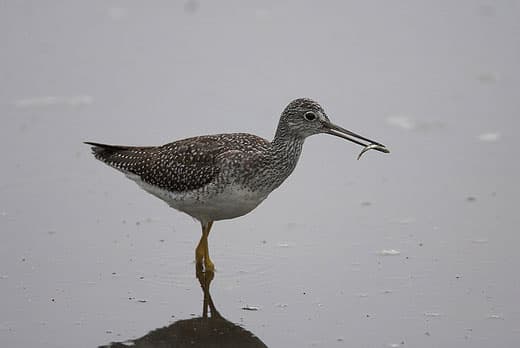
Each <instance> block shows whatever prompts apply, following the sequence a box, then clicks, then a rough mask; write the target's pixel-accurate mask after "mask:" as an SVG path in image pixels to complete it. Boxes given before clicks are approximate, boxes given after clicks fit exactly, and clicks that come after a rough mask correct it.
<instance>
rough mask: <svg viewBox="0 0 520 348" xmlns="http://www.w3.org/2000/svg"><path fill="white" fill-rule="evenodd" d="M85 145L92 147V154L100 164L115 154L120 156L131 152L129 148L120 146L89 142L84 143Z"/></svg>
mask: <svg viewBox="0 0 520 348" xmlns="http://www.w3.org/2000/svg"><path fill="white" fill-rule="evenodd" d="M85 144H87V145H92V154H93V155H94V157H96V158H97V159H98V160H100V161H102V162H107V161H110V159H111V158H112V157H113V156H114V155H117V154H121V153H124V152H127V151H131V149H132V147H131V146H122V145H108V144H100V143H93V142H90V141H85Z"/></svg>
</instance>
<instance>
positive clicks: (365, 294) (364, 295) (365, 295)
mask: <svg viewBox="0 0 520 348" xmlns="http://www.w3.org/2000/svg"><path fill="white" fill-rule="evenodd" d="M358 297H368V293H366V292H362V293H360V294H358Z"/></svg>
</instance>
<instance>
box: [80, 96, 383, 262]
mask: <svg viewBox="0 0 520 348" xmlns="http://www.w3.org/2000/svg"><path fill="white" fill-rule="evenodd" d="M320 133H326V134H331V135H335V136H338V137H341V138H343V139H346V140H350V141H352V142H354V143H356V144H358V145H362V146H363V147H364V149H363V151H362V153H363V152H365V151H367V150H369V149H374V150H377V151H380V152H385V153H389V150H388V149H387V148H386V147H385V146H384V145H383V144H380V143H378V142H376V141H373V140H370V139H368V138H365V137H363V136H361V135H358V134H356V133H353V132H351V131H349V130H346V129H344V128H341V127H339V126H337V125H335V124H333V123H332V122H331V121H330V120H329V118H328V116H327V115H326V113H325V111H324V110H323V108H322V107H321V106H320V105H319V104H318V103H317V102H315V101H313V100H311V99H307V98H299V99H296V100H293V101H292V102H290V103H289V104H288V105H287V107H286V108H285V109H284V111H283V112H282V114H281V116H280V121H279V122H278V127H277V129H276V133H275V136H274V138H273V140H272V141H268V140H266V139H263V138H261V137H259V136H256V135H252V134H247V133H231V134H217V135H202V136H198V137H192V138H187V139H183V140H177V141H174V142H172V143H169V144H165V145H162V146H144V147H142V146H121V145H107V144H100V143H94V142H86V144H88V145H92V152H93V154H94V156H95V157H96V158H97V159H98V160H100V161H102V162H104V163H105V164H107V165H109V166H110V167H112V168H115V169H117V170H118V171H120V172H123V173H124V174H125V175H126V176H127V177H128V178H129V179H131V180H133V181H135V182H136V183H137V184H138V185H139V186H140V187H141V188H143V189H144V190H145V191H147V192H149V193H151V194H152V195H154V196H157V197H158V198H160V199H162V200H163V201H165V202H166V203H168V205H170V206H171V207H172V208H175V209H177V210H179V211H181V212H184V213H186V214H188V215H190V216H192V217H193V218H195V219H197V220H198V221H199V222H200V224H201V227H202V236H201V238H200V241H199V243H198V245H197V247H196V249H195V261H196V264H197V265H198V266H202V265H203V266H204V269H205V270H208V271H213V270H214V269H215V266H214V264H213V262H212V261H211V258H210V256H209V248H208V235H209V232H210V230H211V226H212V225H213V222H214V221H218V220H226V219H233V218H236V217H239V216H242V215H245V214H247V213H249V212H251V211H252V210H253V209H255V208H256V207H257V206H258V205H259V204H260V203H261V202H262V201H263V200H264V199H266V198H267V196H268V195H269V194H270V193H271V192H272V191H273V190H275V189H276V188H278V187H279V186H280V185H281V184H282V183H283V182H284V180H285V179H287V177H288V176H289V175H290V174H291V173H292V172H293V170H294V168H295V167H296V163H297V162H298V159H299V158H300V154H301V152H302V146H303V143H304V141H305V139H306V138H307V137H309V136H311V135H314V134H320ZM360 155H361V154H360Z"/></svg>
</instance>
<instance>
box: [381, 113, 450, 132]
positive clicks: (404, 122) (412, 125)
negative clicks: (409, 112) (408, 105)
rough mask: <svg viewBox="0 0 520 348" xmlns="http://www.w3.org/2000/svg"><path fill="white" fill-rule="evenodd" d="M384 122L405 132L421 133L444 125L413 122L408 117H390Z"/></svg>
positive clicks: (431, 121)
mask: <svg viewBox="0 0 520 348" xmlns="http://www.w3.org/2000/svg"><path fill="white" fill-rule="evenodd" d="M386 122H387V123H388V124H389V125H391V126H395V127H398V128H401V129H404V130H406V131H415V130H417V131H422V132H430V131H435V130H438V129H442V128H444V126H445V125H444V123H442V122H440V121H436V120H414V119H412V118H410V117H408V116H404V115H396V116H390V117H388V118H387V119H386Z"/></svg>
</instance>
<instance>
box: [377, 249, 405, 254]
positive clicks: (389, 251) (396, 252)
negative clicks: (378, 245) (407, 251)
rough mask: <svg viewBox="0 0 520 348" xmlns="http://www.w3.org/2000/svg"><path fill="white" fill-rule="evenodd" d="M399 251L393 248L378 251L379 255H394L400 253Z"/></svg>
mask: <svg viewBox="0 0 520 348" xmlns="http://www.w3.org/2000/svg"><path fill="white" fill-rule="evenodd" d="M400 254H401V252H400V251H399V250H395V249H383V250H381V251H380V252H379V255H381V256H395V255H400Z"/></svg>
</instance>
